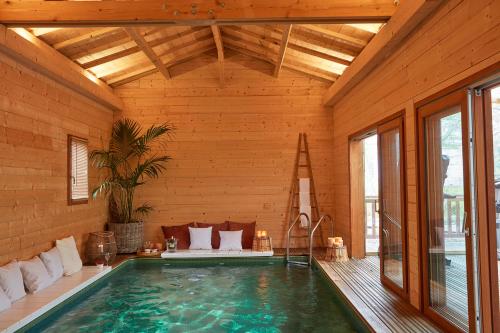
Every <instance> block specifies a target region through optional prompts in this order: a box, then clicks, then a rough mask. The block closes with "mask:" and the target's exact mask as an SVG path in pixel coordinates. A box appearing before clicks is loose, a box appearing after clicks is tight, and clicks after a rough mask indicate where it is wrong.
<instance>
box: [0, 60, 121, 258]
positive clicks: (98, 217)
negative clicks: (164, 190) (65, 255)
mask: <svg viewBox="0 0 500 333" xmlns="http://www.w3.org/2000/svg"><path fill="white" fill-rule="evenodd" d="M112 120H113V114H112V112H111V111H108V110H105V109H102V108H101V107H98V106H97V105H95V104H94V103H93V102H91V101H90V100H87V99H85V98H83V97H80V96H79V95H77V94H75V93H73V92H71V91H70V90H67V89H65V88H62V87H61V86H60V85H58V84H57V83H55V82H53V81H51V80H49V79H47V78H45V77H44V76H41V75H40V74H37V73H35V72H33V71H31V70H29V69H27V68H25V67H23V66H21V65H19V64H17V63H15V62H14V61H12V60H11V59H10V58H7V57H5V56H3V55H0V151H1V154H0V265H2V264H4V263H6V262H8V261H9V260H11V259H14V258H17V259H25V258H30V257H32V256H33V255H36V254H38V253H39V252H41V251H44V250H48V249H49V248H50V247H51V246H53V241H54V240H55V239H58V238H62V237H66V236H69V235H74V236H75V238H76V240H77V243H78V245H79V248H80V251H81V253H82V254H83V247H84V241H85V237H86V234H88V232H91V231H97V230H103V227H104V223H105V221H106V215H105V214H106V209H105V205H104V200H102V199H100V200H98V201H93V200H90V203H89V204H86V205H77V206H68V205H67V192H66V186H67V164H66V163H67V155H66V151H67V147H66V145H67V141H66V140H67V135H68V134H73V135H77V136H81V137H85V138H88V139H89V147H90V149H94V148H97V147H101V139H102V140H103V142H108V140H109V135H110V130H111V125H112ZM95 183H96V173H95V172H93V171H91V173H90V184H91V185H92V184H95Z"/></svg>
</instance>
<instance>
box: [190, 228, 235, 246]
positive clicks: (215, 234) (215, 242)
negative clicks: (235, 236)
mask: <svg viewBox="0 0 500 333" xmlns="http://www.w3.org/2000/svg"><path fill="white" fill-rule="evenodd" d="M196 226H197V227H198V228H208V227H212V248H213V249H218V248H219V247H220V234H219V231H228V230H229V223H228V222H227V221H226V222H224V223H218V224H215V223H201V222H196Z"/></svg>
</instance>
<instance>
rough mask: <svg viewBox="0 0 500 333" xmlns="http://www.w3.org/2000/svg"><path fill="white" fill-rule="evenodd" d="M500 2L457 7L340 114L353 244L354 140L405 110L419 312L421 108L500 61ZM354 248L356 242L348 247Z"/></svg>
mask: <svg viewBox="0 0 500 333" xmlns="http://www.w3.org/2000/svg"><path fill="white" fill-rule="evenodd" d="M499 13H500V1H495V0H450V1H447V2H445V4H444V5H443V6H441V7H440V8H439V9H438V10H437V11H436V14H435V15H433V16H432V17H431V18H430V19H429V20H427V21H426V22H425V23H424V24H423V25H421V26H420V27H419V28H418V29H417V30H416V31H414V32H413V33H412V34H411V35H410V36H409V37H408V39H407V40H406V42H405V44H404V45H403V46H402V47H401V48H400V49H399V50H398V51H397V52H395V53H394V54H392V55H391V56H390V57H389V58H388V59H387V60H386V61H385V62H384V63H383V64H382V65H381V66H379V67H378V68H377V69H376V70H375V71H373V72H372V73H371V74H370V75H369V76H367V77H366V78H365V79H364V80H363V81H362V82H361V83H360V84H359V85H358V86H357V87H356V88H355V89H353V90H352V91H351V92H350V93H349V94H348V95H347V96H346V97H345V98H343V99H342V100H341V101H340V102H339V103H338V104H337V105H336V106H335V107H334V115H333V117H334V130H333V133H334V156H335V163H333V164H332V165H331V168H332V170H333V180H334V200H333V203H334V206H335V217H336V223H337V226H338V229H337V230H338V231H339V232H340V233H341V234H342V235H343V236H344V237H345V238H347V239H348V240H350V232H349V230H350V222H349V219H350V216H349V212H350V210H349V182H348V180H349V166H348V148H349V146H348V136H349V135H350V134H352V133H355V132H356V131H359V130H361V129H363V128H365V127H367V126H370V125H371V124H373V123H375V122H377V121H380V120H382V119H384V118H385V117H388V116H390V115H392V114H395V113H397V112H399V111H401V110H405V112H406V116H405V130H406V158H407V171H406V172H407V197H408V211H407V215H408V224H409V229H408V233H409V256H410V265H409V269H410V279H409V283H410V300H411V303H412V304H413V305H414V306H416V307H418V306H419V301H420V298H419V297H420V296H419V295H420V292H419V282H418V281H419V265H418V262H419V254H418V248H419V245H418V221H417V192H416V183H417V176H416V170H415V164H416V161H415V159H416V150H415V109H414V102H416V101H418V100H421V99H423V98H425V97H427V96H430V95H432V94H433V93H436V92H439V91H440V90H442V89H444V88H446V87H449V86H450V85H452V84H453V83H455V82H458V81H460V80H461V79H463V78H466V77H468V76H470V75H472V74H474V73H477V72H478V71H480V70H481V69H484V68H486V67H488V66H490V65H492V64H495V63H498V61H499V60H500V40H499V39H498V36H499V35H500V18H499ZM348 244H349V241H348Z"/></svg>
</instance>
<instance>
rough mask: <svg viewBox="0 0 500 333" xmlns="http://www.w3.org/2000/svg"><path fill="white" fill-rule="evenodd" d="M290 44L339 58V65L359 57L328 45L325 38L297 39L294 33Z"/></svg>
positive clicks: (278, 31)
mask: <svg viewBox="0 0 500 333" xmlns="http://www.w3.org/2000/svg"><path fill="white" fill-rule="evenodd" d="M262 28H263V29H264V30H265V31H267V32H269V33H270V34H276V35H278V34H281V33H282V32H281V31H280V30H277V29H275V28H274V27H272V26H268V25H265V26H262ZM316 37H317V36H316ZM266 38H273V37H271V36H266ZM288 43H289V47H293V46H291V45H296V46H298V47H302V48H306V49H310V50H314V51H317V52H321V53H324V54H328V55H330V56H332V57H335V58H338V59H339V61H336V62H338V63H344V61H349V62H351V59H353V58H354V57H355V55H357V53H352V52H349V53H352V54H353V55H351V54H347V53H345V52H344V50H343V49H342V48H339V47H337V46H336V45H335V44H332V43H328V41H327V40H325V39H324V38H323V39H320V38H317V39H315V40H309V39H307V38H306V39H304V38H297V36H296V35H295V33H293V34H291V35H290V39H289V42H288ZM331 53H334V54H338V55H339V56H338V57H336V56H334V55H332V54H331ZM341 55H343V56H345V58H342V57H341ZM332 59H333V58H332Z"/></svg>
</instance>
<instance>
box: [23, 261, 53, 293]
mask: <svg viewBox="0 0 500 333" xmlns="http://www.w3.org/2000/svg"><path fill="white" fill-rule="evenodd" d="M19 266H20V267H21V273H22V274H23V280H24V285H25V286H26V289H28V291H29V292H30V293H36V292H38V291H40V290H42V289H43V288H45V287H48V286H49V285H50V284H51V283H52V279H51V277H50V275H49V272H47V268H45V266H44V265H43V262H42V261H41V260H40V258H38V257H33V258H31V259H30V260H26V261H20V262H19Z"/></svg>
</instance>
